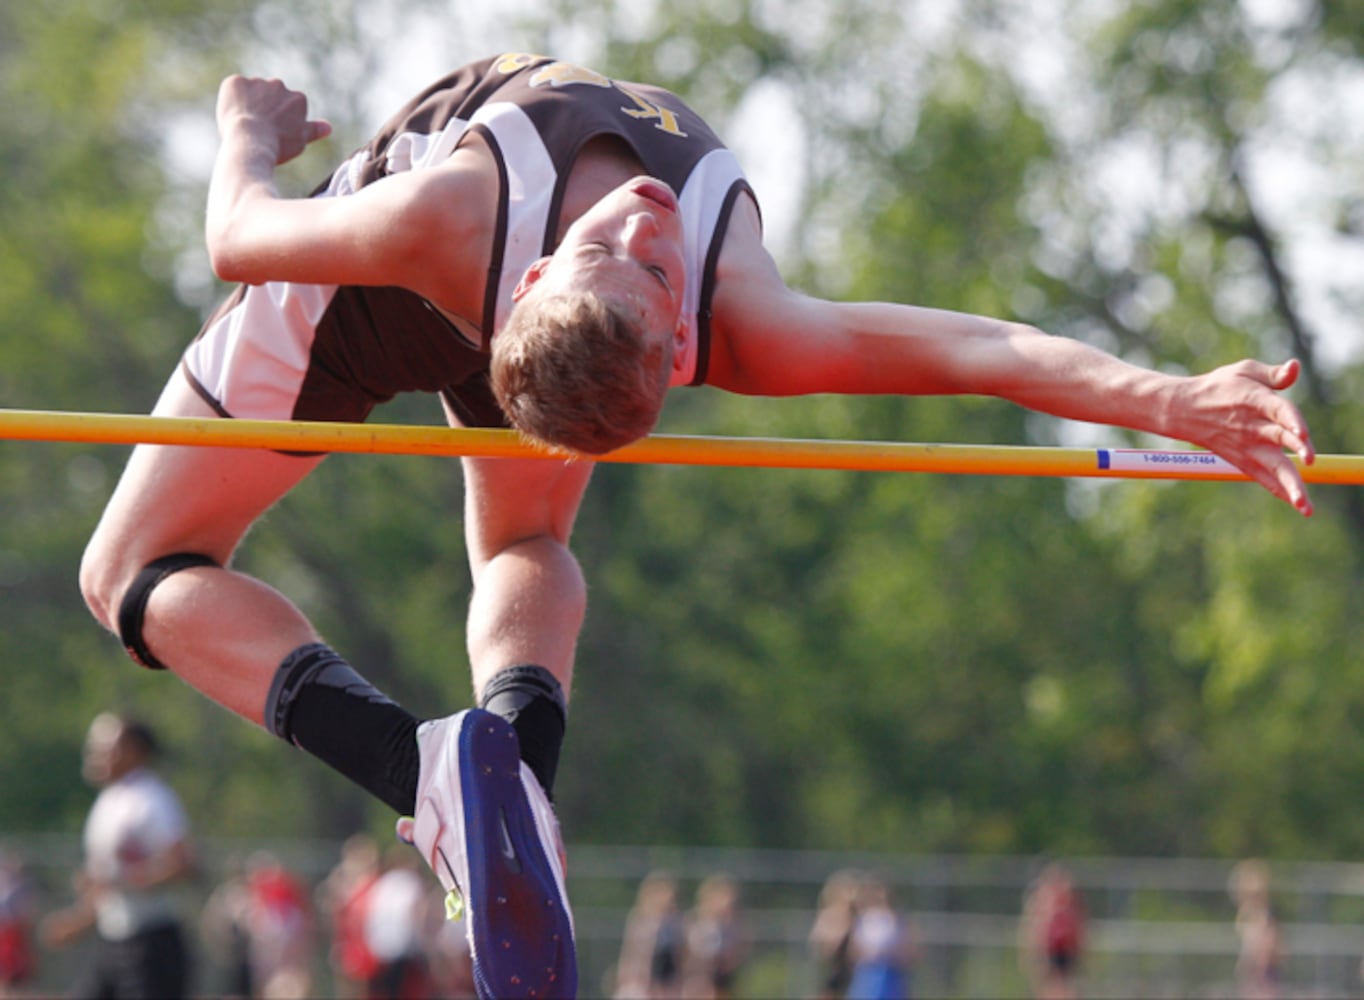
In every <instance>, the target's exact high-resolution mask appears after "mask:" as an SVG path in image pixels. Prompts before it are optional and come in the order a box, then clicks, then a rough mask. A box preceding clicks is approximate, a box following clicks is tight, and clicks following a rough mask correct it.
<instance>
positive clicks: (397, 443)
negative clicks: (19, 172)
mask: <svg viewBox="0 0 1364 1000" xmlns="http://www.w3.org/2000/svg"><path fill="white" fill-rule="evenodd" d="M0 439H9V440H19V441H67V442H85V443H89V444H162V445H193V446H198V447H218V448H269V449H273V450H276V451H299V452H349V453H365V454H390V455H437V456H447V457H448V456H461V455H463V456H470V457H478V458H560V459H562V456H556V455H552V454H549V453H547V452H546V451H545V450H544V449H542V448H539V447H537V446H536V445H534V444H532V443H530V442H528V441H526V440H525V439H524V438H522V437H521V436H520V435H518V434H517V433H516V432H515V431H508V430H486V429H462V428H450V427H427V426H409V425H400V424H356V423H323V422H313V421H286V420H218V419H200V418H193V417H153V416H142V415H132V414H122V413H70V412H59V411H46V410H5V409H0ZM596 461H601V462H625V463H636V464H638V463H653V464H664V465H724V466H746V467H750V468H781V469H847V470H858V471H865V472H936V473H952V474H969V475H992V476H1077V477H1107V478H1124V479H1210V480H1238V479H1240V480H1244V479H1246V478H1247V477H1246V476H1245V475H1244V474H1242V473H1241V472H1240V471H1238V470H1237V469H1236V468H1234V467H1233V466H1231V465H1230V464H1228V463H1227V462H1224V461H1223V460H1222V459H1220V458H1217V457H1216V456H1214V455H1211V454H1209V453H1207V452H1200V451H1178V450H1172V451H1166V450H1152V449H1137V448H1132V449H1126V448H1053V447H1022V446H1016V445H963V444H914V443H908V442H877V441H817V440H798V439H786V438H731V437H708V436H696V435H680V434H654V435H651V436H649V437H647V438H644V439H642V440H640V441H637V442H635V443H634V444H631V445H628V446H626V447H624V448H621V449H619V450H618V451H614V452H611V453H610V454H608V455H603V456H600V457H599V458H597V459H596ZM1303 478H1304V479H1305V480H1306V481H1307V482H1309V483H1329V484H1336V485H1361V484H1364V456H1360V455H1320V456H1318V457H1317V460H1316V462H1315V463H1314V464H1313V465H1311V466H1307V467H1305V468H1304V469H1303Z"/></svg>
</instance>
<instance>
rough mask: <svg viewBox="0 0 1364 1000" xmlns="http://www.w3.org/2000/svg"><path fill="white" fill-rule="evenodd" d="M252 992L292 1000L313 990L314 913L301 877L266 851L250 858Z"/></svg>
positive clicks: (274, 999)
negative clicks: (300, 879)
mask: <svg viewBox="0 0 1364 1000" xmlns="http://www.w3.org/2000/svg"><path fill="white" fill-rule="evenodd" d="M246 892H247V900H248V902H247V924H246V929H247V938H248V941H249V952H250V955H251V981H252V983H253V986H254V992H253V994H252V995H253V996H257V997H262V998H264V1000H294V998H299V997H307V996H310V995H311V994H312V990H313V964H312V956H313V931H314V927H313V915H312V907H311V906H310V905H309V902H308V892H307V890H306V889H305V888H304V886H303V883H302V882H301V881H299V879H298V877H297V876H295V875H294V874H293V873H292V872H291V871H289V870H288V869H287V868H286V867H285V866H284V864H283V863H282V862H281V861H280V860H279V859H278V858H277V857H275V856H274V855H273V854H271V853H270V852H268V851H257V852H256V853H254V854H252V855H251V857H250V858H249V859H247V863H246Z"/></svg>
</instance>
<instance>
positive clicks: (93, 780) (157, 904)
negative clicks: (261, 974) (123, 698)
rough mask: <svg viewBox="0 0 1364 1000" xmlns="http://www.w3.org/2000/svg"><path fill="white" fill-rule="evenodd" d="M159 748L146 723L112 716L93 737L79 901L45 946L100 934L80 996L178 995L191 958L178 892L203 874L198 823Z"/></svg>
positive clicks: (54, 918) (54, 921) (53, 920)
mask: <svg viewBox="0 0 1364 1000" xmlns="http://www.w3.org/2000/svg"><path fill="white" fill-rule="evenodd" d="M157 752H158V746H157V742H156V738H155V736H154V735H153V734H152V731H151V730H150V729H149V728H148V727H147V726H146V725H144V724H142V723H140V722H137V721H135V720H132V719H128V718H124V717H122V716H119V715H116V714H113V713H103V714H101V715H99V716H97V717H96V718H95V720H94V721H93V722H92V723H91V724H90V729H89V732H88V733H87V735H86V740H85V751H84V760H83V764H82V774H83V776H84V777H85V780H86V781H87V782H89V783H90V784H91V785H93V786H94V787H96V788H99V789H100V792H99V795H98V796H97V797H96V798H95V802H94V805H93V806H92V807H91V809H90V813H89V815H88V816H87V818H86V821H85V830H84V835H83V842H84V848H85V863H84V866H83V867H82V869H81V870H80V871H79V872H78V873H77V874H76V878H75V884H76V890H77V899H76V901H75V902H74V903H73V904H72V905H71V906H69V907H67V908H66V909H64V910H61V911H59V912H57V913H55V914H53V915H51V916H50V917H48V918H47V920H46V921H44V925H43V940H44V942H45V943H46V944H47V945H49V946H50V947H63V946H65V945H67V944H70V943H71V942H73V941H75V940H76V939H77V938H79V937H81V936H82V935H83V934H85V933H86V932H87V931H89V930H91V929H93V930H94V931H95V932H96V934H97V936H98V939H99V946H98V948H97V951H96V955H95V959H94V962H93V963H92V964H91V965H90V966H89V967H88V968H87V969H86V970H84V972H83V973H82V974H81V975H80V977H79V979H78V981H77V982H76V984H75V985H74V987H73V988H72V995H74V996H78V997H100V998H114V1000H118V998H124V997H176V996H185V995H186V993H187V988H188V985H189V971H190V969H189V957H188V953H187V951H186V948H185V940H184V935H183V931H182V928H181V920H180V917H179V915H178V913H177V911H176V906H175V900H174V897H173V895H172V893H171V887H172V886H173V884H174V883H175V882H177V881H178V880H180V879H183V878H185V877H186V876H188V875H189V874H190V873H191V872H192V871H193V868H194V861H193V852H192V846H191V840H190V829H189V821H188V819H187V818H186V816H185V811H184V808H183V807H182V806H181V804H180V800H179V799H178V798H177V797H176V794H175V792H174V791H172V790H171V788H170V786H169V785H167V784H166V783H165V781H163V780H162V779H161V777H160V776H159V775H158V774H156V772H155V771H153V770H152V767H151V763H152V761H153V759H154V758H155V756H156V754H157Z"/></svg>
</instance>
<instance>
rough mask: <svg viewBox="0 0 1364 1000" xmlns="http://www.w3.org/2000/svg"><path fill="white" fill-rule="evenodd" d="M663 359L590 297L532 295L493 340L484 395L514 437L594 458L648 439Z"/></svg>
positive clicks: (665, 352)
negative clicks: (493, 400) (488, 392)
mask: <svg viewBox="0 0 1364 1000" xmlns="http://www.w3.org/2000/svg"><path fill="white" fill-rule="evenodd" d="M672 353H673V344H672V338H671V337H662V338H651V337H649V336H648V332H647V331H644V330H641V329H639V327H638V326H637V325H636V324H634V323H632V322H631V321H630V320H629V319H628V318H627V317H626V316H625V315H624V314H623V313H622V312H621V311H620V310H619V309H617V308H615V307H613V306H612V305H611V304H610V303H609V302H607V301H606V300H605V299H603V298H602V297H601V296H600V295H597V294H595V293H593V292H586V291H570V292H557V293H546V294H541V295H537V294H535V292H532V293H531V294H529V295H527V296H526V297H525V298H523V299H522V300H521V301H520V302H518V303H517V304H516V306H515V308H513V309H512V311H511V314H510V315H509V316H508V317H507V321H506V323H505V324H504V325H503V327H502V329H500V330H499V331H498V332H497V335H496V336H495V337H493V344H492V368H491V374H492V386H493V393H494V395H496V397H497V402H498V404H499V405H500V406H501V407H502V412H503V413H505V414H506V415H507V419H508V420H510V421H511V423H512V426H514V427H515V428H516V429H517V430H519V431H521V433H523V434H525V435H527V436H528V437H531V438H533V439H535V440H537V441H540V442H542V443H544V444H547V445H549V446H550V447H552V448H559V449H566V450H569V451H576V452H582V453H585V454H589V455H601V454H604V453H605V452H608V451H612V450H614V449H616V448H620V447H622V446H623V445H627V444H629V443H630V442H632V441H636V440H638V439H639V438H642V437H644V436H645V435H646V434H648V433H649V432H650V431H651V430H653V428H654V425H655V424H656V423H657V422H658V415H659V413H660V412H661V411H662V409H663V400H664V397H665V396H666V395H667V391H668V374H669V372H670V370H671V368H672Z"/></svg>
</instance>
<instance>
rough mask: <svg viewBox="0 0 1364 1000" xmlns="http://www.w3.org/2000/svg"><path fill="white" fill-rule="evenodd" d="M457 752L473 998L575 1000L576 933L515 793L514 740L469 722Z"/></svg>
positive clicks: (494, 723)
mask: <svg viewBox="0 0 1364 1000" xmlns="http://www.w3.org/2000/svg"><path fill="white" fill-rule="evenodd" d="M459 751H460V754H459V768H460V794H461V797H462V799H463V805H464V834H465V850H466V852H467V854H468V859H469V897H470V898H469V901H468V902H469V906H468V913H467V914H466V917H465V919H467V920H471V921H473V924H472V928H473V940H474V942H475V949H474V956H473V959H474V984H475V987H476V988H477V989H478V994H479V996H480V997H482V998H485V1000H507V998H511V997H528V998H541V1000H543V998H546V997H573V996H575V995H576V994H577V985H578V984H577V978H578V970H577V958H576V956H575V953H574V947H573V927H572V924H571V922H570V920H571V918H570V917H569V914H568V908H567V906H566V904H565V902H564V901H563V900H562V899H560V896H559V887H558V882H557V880H556V879H555V875H554V869H553V867H552V865H553V864H554V861H553V860H551V859H550V858H548V857H546V855H545V851H544V848H543V847H542V846H541V842H540V835H539V832H538V831H537V829H536V825H535V818H534V816H533V815H532V813H531V806H530V802H529V801H528V800H527V799H526V793H525V789H524V788H523V787H522V784H521V756H520V752H519V749H518V743H517V739H516V731H515V730H514V729H512V727H511V725H510V724H509V723H508V722H507V721H506V720H504V719H502V718H501V717H499V716H496V715H493V714H491V713H487V712H470V713H469V716H468V717H467V718H466V719H465V720H464V724H463V727H462V728H461V730H460V734H459ZM471 792H472V794H470V793H471Z"/></svg>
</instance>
